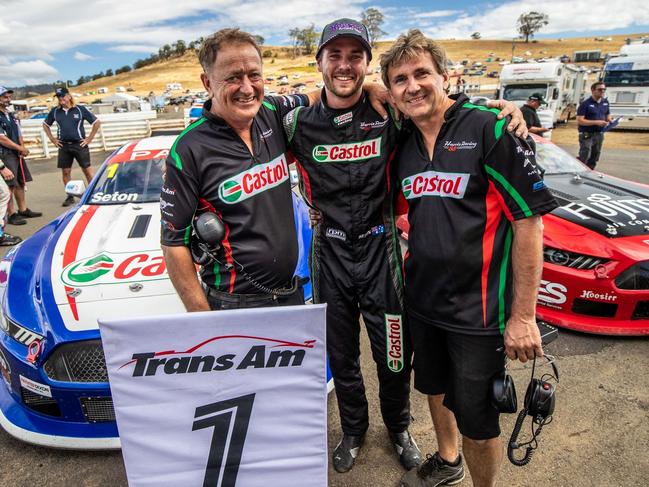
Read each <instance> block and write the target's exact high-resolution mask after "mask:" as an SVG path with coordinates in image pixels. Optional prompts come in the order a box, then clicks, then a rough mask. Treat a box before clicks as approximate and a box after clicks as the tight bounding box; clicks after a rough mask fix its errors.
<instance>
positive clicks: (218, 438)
mask: <svg viewBox="0 0 649 487" xmlns="http://www.w3.org/2000/svg"><path fill="white" fill-rule="evenodd" d="M254 401H255V394H254V393H253V394H248V395H246V396H240V397H235V398H233V399H226V400H225V401H219V402H215V403H212V404H206V405H205V406H199V407H197V408H196V412H195V413H194V425H193V426H192V431H196V430H200V429H204V428H212V427H213V428H214V434H213V435H212V443H211V445H210V453H209V456H208V458H207V468H206V469H205V480H203V487H234V486H235V485H236V482H237V474H238V473H239V465H240V464H241V454H242V452H243V445H244V444H245V442H246V433H247V432H248V423H249V422H250V414H251V413H252V404H253V402H254Z"/></svg>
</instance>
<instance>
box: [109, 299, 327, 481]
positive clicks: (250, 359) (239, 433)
mask: <svg viewBox="0 0 649 487" xmlns="http://www.w3.org/2000/svg"><path fill="white" fill-rule="evenodd" d="M99 324H100V330H101V336H102V341H103V344H104V351H105V355H106V364H107V367H108V373H109V377H110V387H111V391H112V395H113V400H114V404H115V413H116V416H117V424H118V427H119V432H120V438H121V442H122V451H123V455H124V463H125V465H126V472H127V475H128V481H129V485H130V486H131V487H137V486H165V485H174V486H177V485H183V486H185V485H186V486H194V485H196V486H201V485H202V486H214V487H234V486H245V487H254V486H260V487H261V486H264V487H266V486H269V485H281V486H283V487H288V486H318V487H322V486H325V485H327V441H326V425H327V415H326V394H327V391H326V371H325V305H313V306H292V307H281V308H261V309H248V310H233V311H216V312H205V313H187V314H182V315H172V316H169V315H167V316H160V317H155V318H133V319H128V320H120V321H117V320H115V321H112V320H106V321H103V320H99Z"/></svg>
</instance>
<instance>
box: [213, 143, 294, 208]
mask: <svg viewBox="0 0 649 487" xmlns="http://www.w3.org/2000/svg"><path fill="white" fill-rule="evenodd" d="M288 178H289V176H288V169H287V165H286V158H285V157H284V154H282V155H281V156H279V157H277V158H275V159H273V160H272V161H270V162H267V163H265V164H258V165H256V166H254V167H252V168H250V169H248V170H247V171H243V172H241V173H239V174H237V175H236V176H234V177H232V178H230V179H228V180H226V181H224V182H222V183H221V184H220V185H219V198H220V199H221V201H223V202H224V203H227V204H229V205H233V204H235V203H239V202H241V201H245V200H247V199H248V198H252V197H253V196H255V195H257V194H259V193H263V192H264V191H266V190H267V189H271V188H274V187H276V186H279V185H280V184H282V183H283V182H284V181H288Z"/></svg>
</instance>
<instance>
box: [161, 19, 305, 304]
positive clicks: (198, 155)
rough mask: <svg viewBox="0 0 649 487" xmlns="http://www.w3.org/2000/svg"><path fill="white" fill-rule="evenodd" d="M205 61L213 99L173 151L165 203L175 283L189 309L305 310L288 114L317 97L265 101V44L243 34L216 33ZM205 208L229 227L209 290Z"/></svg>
mask: <svg viewBox="0 0 649 487" xmlns="http://www.w3.org/2000/svg"><path fill="white" fill-rule="evenodd" d="M199 60H200V62H201V65H202V67H203V70H204V72H203V73H202V74H201V80H202V81H203V84H204V86H205V89H206V90H207V91H208V93H209V96H210V100H208V101H207V102H206V103H205V106H204V109H203V116H202V117H201V118H200V119H199V120H197V121H196V122H194V123H193V124H192V125H190V126H189V127H187V129H185V131H184V132H183V133H182V134H181V135H180V136H179V137H178V138H177V139H176V142H175V143H174V145H173V146H172V148H171V151H170V154H169V157H168V158H167V162H166V173H165V182H164V185H163V187H162V192H161V198H160V203H161V204H160V206H161V213H162V225H163V226H162V237H161V242H162V250H163V252H164V255H165V260H166V262H167V267H168V272H169V277H170V279H171V282H172V283H173V284H174V287H175V288H176V291H177V292H178V295H179V296H180V298H181V300H182V301H183V304H184V305H185V308H186V309H187V310H188V311H204V310H209V309H226V308H241V307H261V306H274V305H294V304H304V297H303V293H302V289H301V287H298V288H296V289H295V291H294V292H293V293H289V288H291V285H292V276H293V272H294V270H295V267H296V263H297V258H298V241H297V236H296V232H295V223H294V219H293V207H292V196H291V183H290V178H289V173H288V164H287V161H286V155H285V152H286V143H285V139H284V136H283V129H282V117H283V116H284V115H285V114H286V113H288V111H289V110H291V109H293V108H295V107H296V106H299V105H307V104H308V103H309V98H308V97H307V96H305V95H294V96H284V97H266V98H264V81H263V76H262V61H261V53H260V51H259V47H258V46H257V44H256V42H255V40H254V38H253V37H252V36H251V35H250V34H248V33H245V32H241V31H239V30H238V29H223V30H221V31H219V32H217V33H215V34H213V35H212V36H210V37H208V38H207V39H206V40H205V41H204V42H203V46H202V48H201V51H200V53H199ZM206 211H212V212H215V213H217V214H218V215H219V216H220V218H221V219H222V220H223V223H224V224H225V229H226V231H225V238H224V240H223V242H222V247H223V252H222V254H221V256H220V257H221V258H220V262H215V263H213V264H211V265H208V266H203V267H202V268H201V271H200V275H201V280H202V286H203V287H201V283H199V281H198V279H197V277H196V269H195V267H194V263H193V262H192V258H191V253H190V249H189V245H190V238H191V232H192V222H193V219H194V216H195V215H198V214H200V213H203V212H206ZM255 283H256V284H255ZM259 286H263V287H264V288H266V289H260V287H259Z"/></svg>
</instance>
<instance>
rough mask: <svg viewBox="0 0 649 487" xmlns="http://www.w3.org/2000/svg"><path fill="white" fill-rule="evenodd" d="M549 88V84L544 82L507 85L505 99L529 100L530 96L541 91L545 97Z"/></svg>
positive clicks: (504, 93)
mask: <svg viewBox="0 0 649 487" xmlns="http://www.w3.org/2000/svg"><path fill="white" fill-rule="evenodd" d="M547 90H548V85H546V84H543V83H537V84H524V85H506V86H505V91H504V92H503V99H505V100H509V101H514V100H525V101H527V100H528V99H529V97H530V96H532V95H533V94H535V93H541V94H542V95H543V96H544V97H545V96H546V91H547Z"/></svg>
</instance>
